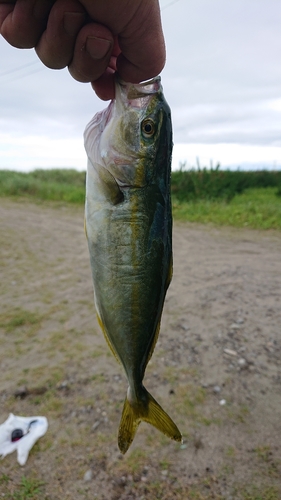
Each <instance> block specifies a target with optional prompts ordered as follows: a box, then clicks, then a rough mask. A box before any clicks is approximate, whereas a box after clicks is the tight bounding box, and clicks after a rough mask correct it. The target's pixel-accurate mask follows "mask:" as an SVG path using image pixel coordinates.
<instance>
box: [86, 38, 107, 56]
mask: <svg viewBox="0 0 281 500" xmlns="http://www.w3.org/2000/svg"><path fill="white" fill-rule="evenodd" d="M111 47H112V43H111V42H110V41H109V40H105V38H97V37H95V36H88V38H87V41H86V50H87V52H88V53H89V54H90V56H91V57H92V58H93V59H103V58H104V57H105V56H106V54H107V53H108V52H109V50H110V49H111Z"/></svg>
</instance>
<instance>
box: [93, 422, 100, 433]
mask: <svg viewBox="0 0 281 500" xmlns="http://www.w3.org/2000/svg"><path fill="white" fill-rule="evenodd" d="M99 425H100V421H99V420H97V421H96V422H95V423H94V424H93V426H92V431H95V430H96V429H97V428H98V426H99Z"/></svg>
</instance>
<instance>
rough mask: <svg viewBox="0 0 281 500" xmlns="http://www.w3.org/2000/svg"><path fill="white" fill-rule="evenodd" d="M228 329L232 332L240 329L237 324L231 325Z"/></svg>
mask: <svg viewBox="0 0 281 500" xmlns="http://www.w3.org/2000/svg"><path fill="white" fill-rule="evenodd" d="M230 328H232V330H239V328H241V325H237V323H232V325H230Z"/></svg>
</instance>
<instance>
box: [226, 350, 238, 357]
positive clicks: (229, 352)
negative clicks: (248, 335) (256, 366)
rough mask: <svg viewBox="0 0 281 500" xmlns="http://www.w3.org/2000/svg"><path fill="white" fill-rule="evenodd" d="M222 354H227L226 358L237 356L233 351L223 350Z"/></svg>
mask: <svg viewBox="0 0 281 500" xmlns="http://www.w3.org/2000/svg"><path fill="white" fill-rule="evenodd" d="M223 352H224V354H227V355H228V356H237V352H236V351H233V350H232V349H224V350H223Z"/></svg>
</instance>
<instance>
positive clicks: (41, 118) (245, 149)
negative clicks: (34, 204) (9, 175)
mask: <svg viewBox="0 0 281 500" xmlns="http://www.w3.org/2000/svg"><path fill="white" fill-rule="evenodd" d="M160 4H161V8H162V22H163V28H164V34H165V39H166V45H167V64H166V67H165V69H164V71H163V73H162V83H163V87H164V93H165V96H166V99H167V101H168V102H169V104H170V107H171V109H172V117H173V130H174V143H175V147H174V167H175V166H178V164H179V161H184V160H186V161H187V164H188V165H189V166H190V165H194V164H195V161H196V158H199V160H200V163H201V164H202V165H207V164H208V165H209V164H210V161H213V163H214V164H215V163H216V162H220V163H221V165H222V166H229V165H233V166H239V165H243V164H244V163H249V164H253V163H255V164H257V166H262V165H266V166H268V167H272V168H281V30H280V26H281V2H280V0H160ZM105 106H106V104H105V103H104V102H102V101H99V100H98V99H97V98H96V96H95V94H94V92H93V91H92V90H91V87H90V85H89V84H82V83H78V82H76V81H75V80H73V79H72V78H71V77H70V75H69V73H68V71H67V70H62V71H53V70H49V69H47V68H45V67H44V66H43V65H42V63H41V62H40V61H39V60H38V59H37V56H36V55H35V53H34V51H33V50H19V49H15V48H13V47H10V46H9V45H8V44H7V42H5V40H3V39H0V168H1V169H3V168H12V169H17V170H20V169H22V170H32V169H34V168H46V167H64V166H67V167H74V168H78V169H85V167H86V157H85V153H84V149H83V139H82V136H83V130H84V128H85V125H86V124H87V123H88V121H89V120H90V119H91V117H92V116H93V115H94V114H95V113H96V112H97V111H98V110H100V109H103V108H104V107H105Z"/></svg>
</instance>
